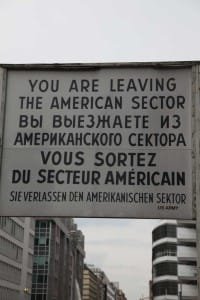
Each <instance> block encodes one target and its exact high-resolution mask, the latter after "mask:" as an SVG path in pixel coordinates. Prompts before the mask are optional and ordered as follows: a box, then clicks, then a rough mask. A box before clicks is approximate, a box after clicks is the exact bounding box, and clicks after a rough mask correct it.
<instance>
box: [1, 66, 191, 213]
mask: <svg viewBox="0 0 200 300" xmlns="http://www.w3.org/2000/svg"><path fill="white" fill-rule="evenodd" d="M5 74H6V78H5ZM191 81H192V68H191V66H185V65H184V66H181V64H180V65H179V66H173V65H171V66H169V65H165V64H163V65H162V64H161V65H160V66H159V67H157V65H153V64H149V65H148V64H146V65H145V64H144V65H142V64H135V65H134V64H126V65H125V64H124V65H123V64H107V65H104V64H100V65H79V66H76V65H74V66H73V65H71V66H60V67H59V66H48V67H45V66H26V65H24V66H16V65H15V66H7V67H6V66H5V67H3V66H2V69H1V95H2V111H3V114H2V119H3V121H2V128H3V132H2V139H3V142H2V158H1V162H2V163H1V182H0V199H1V200H0V214H1V215H9V216H73V217H75V216H77V217H121V218H128V217H135V218H177V219H178V218H188V219H190V218H192V117H191V116H192V83H191Z"/></svg>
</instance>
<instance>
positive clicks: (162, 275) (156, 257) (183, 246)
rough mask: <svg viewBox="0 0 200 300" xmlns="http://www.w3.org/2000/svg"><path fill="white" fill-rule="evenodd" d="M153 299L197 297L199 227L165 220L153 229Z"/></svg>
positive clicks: (192, 223) (195, 299)
mask: <svg viewBox="0 0 200 300" xmlns="http://www.w3.org/2000/svg"><path fill="white" fill-rule="evenodd" d="M152 294H153V300H178V299H181V300H197V249H196V226H195V223H194V222H192V221H163V222H162V223H161V224H160V225H159V226H157V227H156V228H155V229H154V230H153V232H152Z"/></svg>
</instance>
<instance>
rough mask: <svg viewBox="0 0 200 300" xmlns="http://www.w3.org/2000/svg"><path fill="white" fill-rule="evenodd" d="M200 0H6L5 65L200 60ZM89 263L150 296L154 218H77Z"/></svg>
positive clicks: (1, 33)
mask: <svg viewBox="0 0 200 300" xmlns="http://www.w3.org/2000/svg"><path fill="white" fill-rule="evenodd" d="M199 28H200V1H199V0H167V1H166V0H165V1H164V0H123V1H122V0H99V1H97V0H73V1H72V0H70V1H69V0H57V1H53V0H0V37H1V43H0V63H73V62H80V63H81V62H114V61H115V62H123V61H125V62H137V61H181V60H199V59H200V38H199ZM78 223H79V227H80V228H81V229H82V230H83V232H84V234H85V239H86V252H87V256H86V261H87V262H88V263H91V264H95V265H97V266H99V267H100V268H102V269H104V270H105V272H106V273H107V275H108V276H109V278H110V280H112V281H119V282H120V286H121V288H122V289H123V290H124V291H125V293H126V295H127V297H128V300H139V298H140V297H141V296H142V295H144V296H147V293H148V280H149V279H150V277H151V230H152V227H153V226H154V225H155V223H157V222H155V221H150V220H145V221H139V220H108V219H107V220H105V219H101V220H96V219H93V220H88V219H84V220H78Z"/></svg>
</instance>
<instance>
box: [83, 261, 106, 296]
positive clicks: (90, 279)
mask: <svg viewBox="0 0 200 300" xmlns="http://www.w3.org/2000/svg"><path fill="white" fill-rule="evenodd" d="M104 299H105V286H104V284H103V281H102V280H101V278H99V277H98V276H97V275H95V273H94V272H93V271H92V270H91V269H90V268H89V267H88V266H87V265H84V272H83V300H104Z"/></svg>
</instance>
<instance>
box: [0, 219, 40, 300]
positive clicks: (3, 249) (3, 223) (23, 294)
mask: <svg viewBox="0 0 200 300" xmlns="http://www.w3.org/2000/svg"><path fill="white" fill-rule="evenodd" d="M33 245H34V220H33V219H32V218H22V217H21V218H17V217H16V218H14V217H12V218H11V217H0V299H3V300H4V299H6V300H21V299H24V300H28V299H30V297H31V284H32V262H33Z"/></svg>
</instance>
